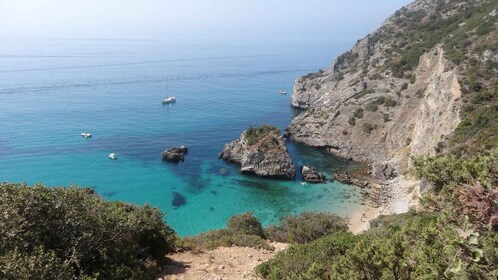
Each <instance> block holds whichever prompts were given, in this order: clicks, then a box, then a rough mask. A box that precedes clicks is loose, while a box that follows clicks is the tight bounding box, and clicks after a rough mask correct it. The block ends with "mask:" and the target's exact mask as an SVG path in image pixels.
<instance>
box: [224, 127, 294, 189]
mask: <svg viewBox="0 0 498 280" xmlns="http://www.w3.org/2000/svg"><path fill="white" fill-rule="evenodd" d="M219 158H221V159H223V160H226V161H229V162H234V163H236V164H238V165H240V171H241V173H246V174H254V175H257V176H261V177H267V178H276V179H294V177H295V175H296V174H295V172H296V171H295V167H294V163H293V162H292V159H291V157H290V155H289V152H288V151H287V147H286V145H285V138H284V137H283V136H282V135H281V134H280V130H279V129H278V128H276V127H272V126H267V125H263V126H261V127H258V128H252V127H251V128H249V129H248V130H246V131H244V132H243V133H242V134H241V135H240V139H238V140H235V141H233V142H231V143H229V144H226V145H225V147H224V149H223V151H222V152H220V154H219Z"/></svg>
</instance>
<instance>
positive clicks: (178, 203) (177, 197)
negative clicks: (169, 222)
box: [171, 192, 187, 209]
mask: <svg viewBox="0 0 498 280" xmlns="http://www.w3.org/2000/svg"><path fill="white" fill-rule="evenodd" d="M171 205H173V207H174V209H178V208H179V207H182V206H184V205H187V199H186V198H185V197H184V196H183V195H181V194H180V193H178V192H173V200H172V201H171Z"/></svg>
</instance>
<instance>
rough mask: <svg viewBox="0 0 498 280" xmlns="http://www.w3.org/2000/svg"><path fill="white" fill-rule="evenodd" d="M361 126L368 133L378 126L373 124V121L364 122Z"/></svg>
mask: <svg viewBox="0 0 498 280" xmlns="http://www.w3.org/2000/svg"><path fill="white" fill-rule="evenodd" d="M361 128H362V129H363V132H365V133H367V134H370V133H372V131H373V130H374V129H376V128H377V126H376V125H373V124H371V123H364V124H363V125H362V126H361Z"/></svg>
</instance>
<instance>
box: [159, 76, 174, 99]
mask: <svg viewBox="0 0 498 280" xmlns="http://www.w3.org/2000/svg"><path fill="white" fill-rule="evenodd" d="M168 91H169V87H168V79H166V93H168ZM175 102H176V97H174V96H168V97H166V98H164V99H163V102H162V103H163V104H171V103H175Z"/></svg>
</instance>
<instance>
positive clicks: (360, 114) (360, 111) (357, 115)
mask: <svg viewBox="0 0 498 280" xmlns="http://www.w3.org/2000/svg"><path fill="white" fill-rule="evenodd" d="M353 117H355V118H358V119H361V118H363V108H361V107H360V108H357V109H356V110H355V111H354V112H353Z"/></svg>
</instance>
